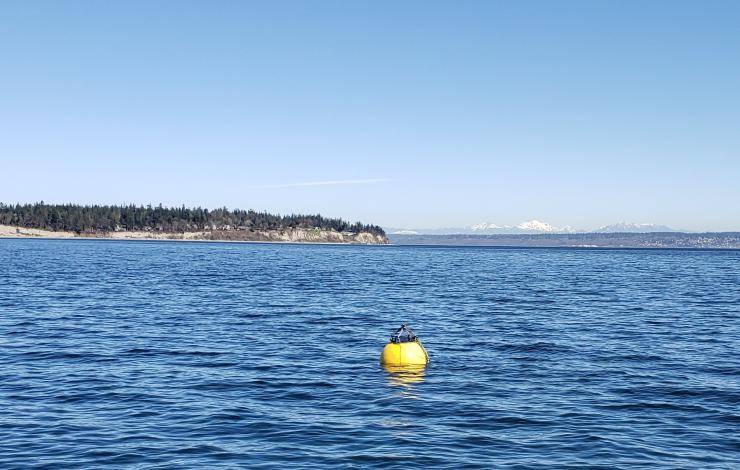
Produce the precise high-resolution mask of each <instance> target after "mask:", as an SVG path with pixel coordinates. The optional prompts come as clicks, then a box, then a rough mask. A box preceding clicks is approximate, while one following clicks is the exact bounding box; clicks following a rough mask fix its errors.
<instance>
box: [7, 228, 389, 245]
mask: <svg viewBox="0 0 740 470" xmlns="http://www.w3.org/2000/svg"><path fill="white" fill-rule="evenodd" d="M0 238H3V239H43V240H118V241H121V240H124V241H187V242H195V241H197V242H230V243H274V244H280V243H282V244H286V243H287V244H314V245H387V244H388V239H387V238H386V237H383V236H380V235H376V234H371V233H368V232H360V233H351V232H337V231H334V230H320V229H286V230H261V231H247V230H228V231H227V230H210V231H209V230H204V231H197V232H164V231H162V232H155V231H117V232H88V233H76V232H71V231H52V230H43V229H37V228H26V227H15V226H12V225H0Z"/></svg>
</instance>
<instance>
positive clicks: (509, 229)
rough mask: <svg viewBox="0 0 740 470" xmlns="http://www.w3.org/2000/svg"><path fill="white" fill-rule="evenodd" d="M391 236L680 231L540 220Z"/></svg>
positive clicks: (403, 230) (400, 230) (651, 226)
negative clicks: (587, 226) (586, 227)
mask: <svg viewBox="0 0 740 470" xmlns="http://www.w3.org/2000/svg"><path fill="white" fill-rule="evenodd" d="M386 231H387V232H388V233H389V234H391V235H497V234H500V235H526V234H538V233H542V234H545V233H552V234H558V233H560V234H564V233H566V234H567V233H625V232H627V233H650V232H679V231H680V230H676V229H673V228H671V227H667V226H665V225H656V224H635V223H627V222H619V223H616V224H612V225H605V226H603V227H600V228H598V229H596V230H581V229H574V228H573V227H571V226H569V225H566V226H564V227H556V226H554V225H551V224H548V223H547V222H542V221H540V220H536V219H533V220H528V221H526V222H522V223H520V224H517V225H499V224H495V223H492V222H483V223H480V224H475V225H471V226H469V227H463V228H437V229H408V228H386Z"/></svg>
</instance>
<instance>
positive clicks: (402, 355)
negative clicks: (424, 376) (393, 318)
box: [380, 323, 429, 366]
mask: <svg viewBox="0 0 740 470" xmlns="http://www.w3.org/2000/svg"><path fill="white" fill-rule="evenodd" d="M380 363H381V364H383V365H386V366H420V365H426V364H428V363H429V354H427V350H426V349H424V346H423V345H422V344H421V340H419V337H418V336H416V335H415V334H414V332H413V331H411V329H410V328H408V327H407V326H406V324H405V323H404V324H403V325H401V327H400V328H399V329H397V330H396V331H395V332H393V334H392V335H391V338H390V340H389V342H388V344H386V345H385V347H384V348H383V353H382V354H381V355H380Z"/></svg>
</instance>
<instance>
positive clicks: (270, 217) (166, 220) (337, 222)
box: [0, 201, 385, 235]
mask: <svg viewBox="0 0 740 470" xmlns="http://www.w3.org/2000/svg"><path fill="white" fill-rule="evenodd" d="M0 224H2V225H12V226H16V227H26V228H38V229H45V230H54V231H59V230H65V231H72V232H78V233H81V232H112V231H120V230H146V231H150V230H152V231H164V232H187V231H200V230H287V229H294V228H301V229H322V230H336V231H338V232H355V233H358V232H370V233H372V234H375V235H385V232H384V231H383V229H382V228H380V227H379V226H377V225H367V224H362V223H360V222H355V223H349V222H347V221H345V220H342V219H338V218H328V217H323V216H321V215H318V214H316V215H300V214H291V215H275V214H269V213H267V212H256V211H253V210H239V209H234V210H229V209H227V208H226V207H223V208H221V209H214V210H208V209H204V208H201V207H196V208H187V207H185V206H182V207H162V205H161V204H160V205H158V206H156V207H152V206H151V205H148V206H136V205H128V206H123V205H121V206H116V205H113V206H100V205H92V206H88V205H78V204H45V203H44V202H43V201H41V202H38V203H35V204H15V205H12V204H3V203H0Z"/></svg>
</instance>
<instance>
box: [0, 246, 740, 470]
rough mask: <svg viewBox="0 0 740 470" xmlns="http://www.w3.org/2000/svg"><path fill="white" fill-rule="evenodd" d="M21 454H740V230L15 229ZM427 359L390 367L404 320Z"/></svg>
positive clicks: (591, 459) (12, 296)
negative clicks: (651, 241)
mask: <svg viewBox="0 0 740 470" xmlns="http://www.w3.org/2000/svg"><path fill="white" fill-rule="evenodd" d="M0 266H1V267H0V341H1V342H2V348H0V365H2V368H3V374H2V378H1V379H0V407H2V410H3V413H0V467H3V468H23V469H25V468H95V467H101V466H105V465H110V466H113V467H127V468H129V467H130V468H147V469H150V468H152V469H158V468H160V469H165V468H166V469H169V468H189V467H205V468H244V467H248V468H261V467H262V468H273V467H275V466H278V465H280V466H287V467H290V468H317V467H319V468H327V467H337V468H368V467H369V468H409V467H420V468H432V467H434V468H449V469H457V468H492V467H494V468H495V467H511V468H543V469H544V468H548V469H549V468H574V467H578V468H581V467H588V468H604V469H615V468H617V469H618V468H635V467H642V468H733V467H740V457H739V456H740V438H738V437H736V436H737V432H736V430H737V428H738V424H740V414H738V408H737V404H738V403H740V380H739V379H738V377H740V356H739V354H740V353H738V351H740V252H737V251H676V250H568V249H539V250H526V249H521V250H520V249H492V248H430V247H349V246H346V247H345V246H295V245H281V246H274V245H249V244H247V245H245V244H229V243H208V244H206V243H165V242H159V243H148V242H115V241H61V240H0ZM400 321H408V322H410V323H411V324H412V326H413V327H415V329H416V330H417V331H418V333H420V334H421V335H422V338H423V339H424V342H425V345H426V346H427V348H428V349H429V351H430V354H431V357H432V362H431V364H430V365H429V366H428V367H427V368H422V369H414V368H411V369H409V368H404V369H387V370H386V369H383V368H382V367H380V366H379V365H378V363H377V362H378V355H379V352H380V349H381V347H382V345H383V342H384V341H385V340H386V338H387V336H388V333H389V330H390V329H392V328H394V327H395V326H397V324H398V323H399V322H400Z"/></svg>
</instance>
